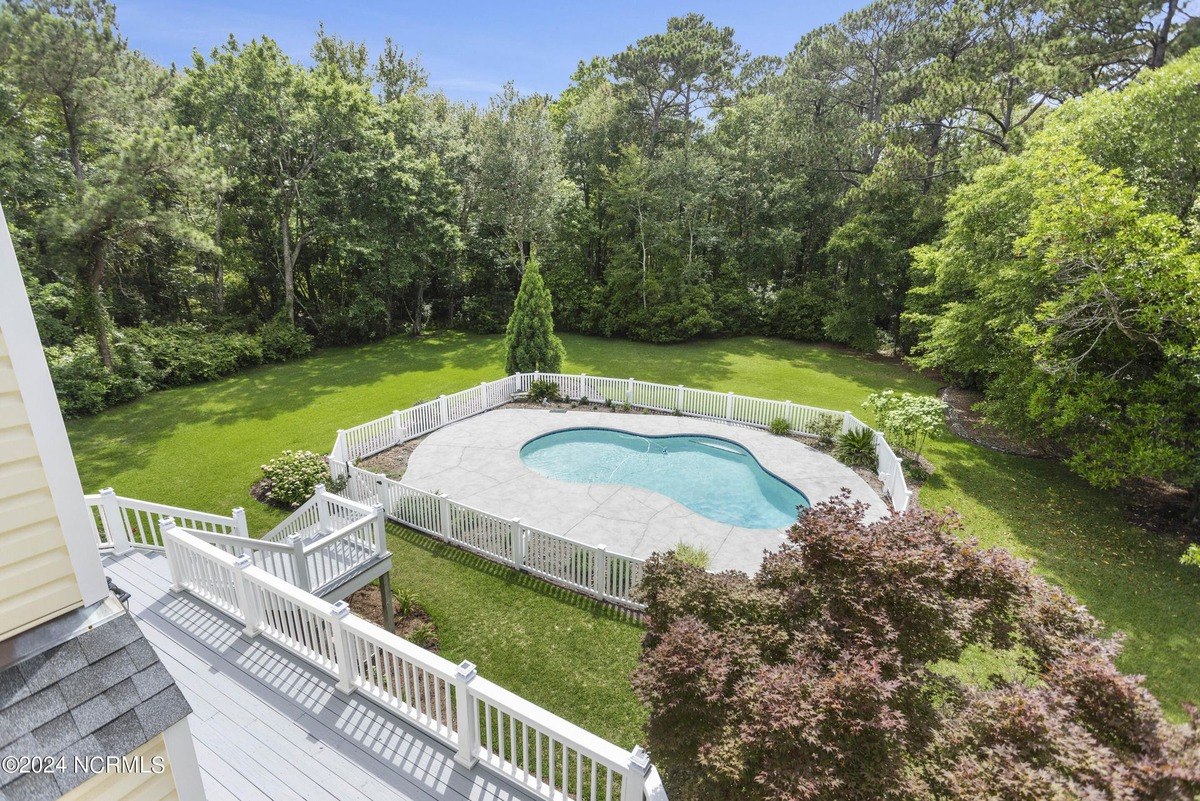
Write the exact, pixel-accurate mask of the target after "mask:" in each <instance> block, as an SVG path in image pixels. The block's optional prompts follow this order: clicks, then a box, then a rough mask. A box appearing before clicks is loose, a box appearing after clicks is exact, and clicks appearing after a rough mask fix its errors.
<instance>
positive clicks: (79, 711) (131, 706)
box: [0, 614, 191, 801]
mask: <svg viewBox="0 0 1200 801" xmlns="http://www.w3.org/2000/svg"><path fill="white" fill-rule="evenodd" d="M190 712H191V707H189V706H188V703H187V701H186V700H185V699H184V697H183V694H182V693H180V692H179V688H177V687H176V686H175V682H174V681H173V680H172V679H171V674H170V673H168V672H167V669H166V668H165V667H163V665H162V663H161V662H160V661H159V660H158V655H157V654H156V653H155V651H154V649H153V648H152V647H151V646H150V644H149V643H148V642H146V640H145V638H144V637H143V636H142V632H141V629H139V628H138V626H137V623H136V622H134V620H133V618H132V617H131V616H129V615H128V614H121V615H117V616H116V617H113V618H111V619H109V620H107V621H105V622H104V623H101V624H99V625H97V626H95V627H94V628H92V629H91V630H89V631H85V632H84V633H82V634H80V635H78V636H77V637H75V638H74V639H71V640H68V641H67V642H65V643H63V644H61V645H56V646H54V647H53V648H50V649H48V650H46V651H44V652H42V653H39V654H37V655H35V656H31V657H29V658H27V659H25V660H24V661H22V662H19V663H17V664H15V665H10V666H9V667H7V668H6V669H4V670H3V671H0V758H3V757H6V756H31V757H59V756H62V757H66V770H65V771H63V772H58V773H51V774H10V773H6V772H4V771H3V770H2V769H0V801H8V800H9V799H21V801H42V800H43V799H51V798H58V797H59V796H60V795H62V794H63V793H65V792H67V791H68V790H71V789H72V788H74V787H76V786H77V785H79V784H82V783H83V782H85V781H87V779H89V778H91V774H89V773H87V772H83V771H80V772H76V771H75V769H74V768H75V764H74V762H75V757H77V756H79V757H96V756H98V757H107V756H123V755H125V754H128V753H129V752H131V751H133V750H135V749H137V748H138V747H140V746H142V745H144V744H145V743H147V742H149V741H150V740H151V739H152V738H154V737H155V736H156V735H158V734H160V733H161V732H163V731H166V730H167V729H168V728H170V727H171V726H172V725H174V724H175V723H177V722H178V721H180V720H182V719H183V718H184V717H186V716H187V715H188V713H190Z"/></svg>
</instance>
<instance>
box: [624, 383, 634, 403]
mask: <svg viewBox="0 0 1200 801" xmlns="http://www.w3.org/2000/svg"><path fill="white" fill-rule="evenodd" d="M625 405H626V406H632V405H633V379H632V378H631V379H629V383H627V384H626V385H625Z"/></svg>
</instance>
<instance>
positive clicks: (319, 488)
mask: <svg viewBox="0 0 1200 801" xmlns="http://www.w3.org/2000/svg"><path fill="white" fill-rule="evenodd" d="M324 491H325V484H324V482H322V483H320V484H318V485H317V486H315V487H313V494H314V495H316V494H317V493H318V492H324Z"/></svg>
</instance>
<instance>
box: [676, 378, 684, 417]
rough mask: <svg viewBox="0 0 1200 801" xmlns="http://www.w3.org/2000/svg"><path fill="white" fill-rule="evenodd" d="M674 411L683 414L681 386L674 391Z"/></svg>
mask: <svg viewBox="0 0 1200 801" xmlns="http://www.w3.org/2000/svg"><path fill="white" fill-rule="evenodd" d="M675 411H677V412H683V384H680V385H679V386H678V387H677V388H676V389H675Z"/></svg>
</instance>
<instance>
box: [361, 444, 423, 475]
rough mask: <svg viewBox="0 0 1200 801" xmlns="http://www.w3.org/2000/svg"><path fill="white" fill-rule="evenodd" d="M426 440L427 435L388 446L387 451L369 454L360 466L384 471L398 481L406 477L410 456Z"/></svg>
mask: <svg viewBox="0 0 1200 801" xmlns="http://www.w3.org/2000/svg"><path fill="white" fill-rule="evenodd" d="M424 441H425V437H418V438H417V439H410V440H408V441H407V442H401V443H400V444H399V445H396V446H394V447H391V448H388V449H387V450H385V451H380V452H379V453H377V454H375V455H374V456H368V457H367V458H366V459H362V460H360V461H359V462H358V463H357V466H358V467H361V468H362V469H363V470H370V471H371V472H372V473H383V474H384V475H385V476H387V477H388V478H394V479H396V480H397V481H399V480H400V479H402V478H404V472H405V471H406V470H408V457H409V456H412V452H413V451H415V450H416V449H417V446H418V445H420V444H421V443H422V442H424Z"/></svg>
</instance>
